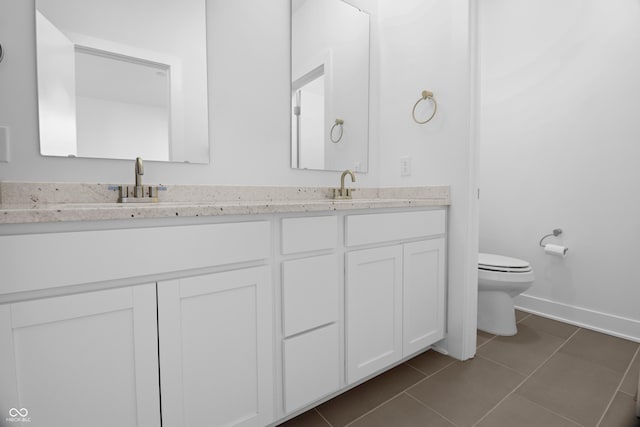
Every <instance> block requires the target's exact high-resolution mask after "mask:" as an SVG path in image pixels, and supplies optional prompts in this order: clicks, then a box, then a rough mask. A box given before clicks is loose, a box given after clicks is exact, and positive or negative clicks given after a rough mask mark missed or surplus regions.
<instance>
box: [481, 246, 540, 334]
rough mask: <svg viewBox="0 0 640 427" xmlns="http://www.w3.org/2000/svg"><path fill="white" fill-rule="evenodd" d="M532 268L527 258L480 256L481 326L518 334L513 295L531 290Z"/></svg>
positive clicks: (498, 331) (493, 330) (498, 332)
mask: <svg viewBox="0 0 640 427" xmlns="http://www.w3.org/2000/svg"><path fill="white" fill-rule="evenodd" d="M533 278H534V277H533V269H532V268H531V265H530V264H529V263H528V262H527V261H523V260H521V259H517V258H509V257H506V256H502V255H494V254H485V253H480V254H479V255H478V329H480V330H481V331H485V332H488V333H491V334H495V335H505V336H510V335H515V334H516V333H517V332H518V330H517V328H516V314H515V309H514V307H513V298H514V297H515V296H517V295H519V294H521V293H522V292H524V291H526V290H527V289H529V287H530V286H531V284H532V283H533Z"/></svg>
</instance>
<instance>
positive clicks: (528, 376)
mask: <svg viewBox="0 0 640 427" xmlns="http://www.w3.org/2000/svg"><path fill="white" fill-rule="evenodd" d="M580 329H582V328H578V329H576V330H575V331H574V332H573V333H572V334H571V336H570V337H569V338H567V339H566V340H565V341H564V342H563V343H562V345H560V346H559V347H558V348H556V350H555V351H554V352H553V353H551V355H549V357H547V358H546V359H545V360H543V361H542V363H541V364H540V365H538V367H537V368H536V369H534V370H533V371H532V372H531V373H530V374H529V375H527V376H526V377H525V378H524V379H523V380H522V381H521V382H520V383H519V384H518V385H517V386H515V387H514V388H513V390H511V392H509V393H508V394H507V395H506V396H505V397H503V398H502V399H501V400H500V401H499V402H498V403H496V404H495V405H494V406H493V408H491V409H490V410H489V411H488V412H487V413H485V414H484V415H483V416H482V417H481V418H480V419H479V420H478V421H476V422H475V423H474V424H473V425H474V426H476V425H478V424H479V423H480V422H482V420H484V419H485V418H486V417H487V416H488V415H489V414H490V413H492V412H493V411H494V410H495V409H496V408H497V407H498V406H500V404H501V403H502V402H504V401H505V400H507V398H509V397H510V396H511V395H512V394H514V393H515V392H516V390H518V389H519V388H520V387H522V385H523V384H524V383H525V382H526V381H527V380H528V379H529V378H531V377H532V376H533V375H534V374H535V373H536V372H538V371H539V370H540V368H542V367H543V366H544V365H545V364H546V363H547V362H548V361H549V360H551V358H552V357H553V356H555V355H556V354H557V353H558V352H559V351H560V350H561V349H562V347H564V346H565V345H567V343H568V342H569V340H571V338H573V337H574V336H575V335H576V334H577V333H578V332H579V331H580ZM492 362H493V360H492ZM512 370H513V369H512ZM521 375H522V374H521ZM527 400H528V399H527ZM534 403H535V402H534ZM538 406H541V405H538ZM542 407H543V408H544V409H546V410H547V411H549V412H552V413H554V414H555V412H553V411H550V410H549V409H548V408H545V407H544V406H542ZM556 415H560V414H556ZM560 416H562V415H560ZM562 418H566V417H564V416H563V417H562ZM571 421H572V422H575V421H573V420H571Z"/></svg>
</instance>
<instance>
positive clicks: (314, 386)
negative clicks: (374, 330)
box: [283, 323, 340, 412]
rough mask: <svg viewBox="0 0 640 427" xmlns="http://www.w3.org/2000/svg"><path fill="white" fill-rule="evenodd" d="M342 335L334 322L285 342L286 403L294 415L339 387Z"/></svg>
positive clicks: (286, 407) (288, 409) (286, 409)
mask: <svg viewBox="0 0 640 427" xmlns="http://www.w3.org/2000/svg"><path fill="white" fill-rule="evenodd" d="M339 340H340V334H339V330H338V326H337V325H336V324H335V323H332V324H331V325H327V326H325V327H323V328H320V329H316V330H314V331H311V332H308V333H306V334H302V335H299V336H297V337H294V338H289V339H287V340H285V341H284V349H283V352H284V366H283V370H284V404H285V411H286V412H291V411H293V410H296V409H298V408H300V407H302V406H304V405H306V404H309V403H311V402H313V401H315V400H317V399H319V398H321V397H323V396H326V395H327V394H329V393H332V392H334V391H336V390H337V389H338V387H340V346H339V342H340V341H339Z"/></svg>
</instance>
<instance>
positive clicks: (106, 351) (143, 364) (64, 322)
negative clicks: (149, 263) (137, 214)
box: [0, 284, 160, 427]
mask: <svg viewBox="0 0 640 427" xmlns="http://www.w3.org/2000/svg"><path fill="white" fill-rule="evenodd" d="M0 343H1V344H0V414H1V417H2V419H4V418H5V417H8V416H9V413H10V410H11V408H16V409H19V410H21V411H22V414H25V410H26V411H27V418H28V419H30V420H31V422H30V423H29V425H31V426H34V427H36V426H43V427H57V426H60V427H62V426H64V427H69V426H71V427H74V426H77V427H81V426H82V427H84V426H87V425H91V426H104V427H111V426H114V425H118V426H131V427H134V426H137V427H157V426H160V396H159V389H158V347H157V327H156V287H155V284H148V285H140V286H134V287H125V288H120V289H111V290H105V291H96V292H88V293H82V294H77V295H68V296H62V297H55V298H46V299H40V300H34V301H26V302H19V303H14V304H4V305H0ZM23 408H24V410H23ZM14 412H15V411H14ZM0 424H1V425H4V424H3V423H2V422H1V421H0ZM16 424H22V423H21V422H17V423H16Z"/></svg>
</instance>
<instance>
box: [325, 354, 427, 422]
mask: <svg viewBox="0 0 640 427" xmlns="http://www.w3.org/2000/svg"><path fill="white" fill-rule="evenodd" d="M424 377H425V376H424V375H423V374H421V373H420V372H418V371H416V370H415V369H414V368H412V367H410V366H408V365H406V364H402V365H399V366H397V367H395V368H393V369H392V370H390V371H387V372H385V373H384V374H381V375H379V376H377V377H375V378H372V379H371V380H369V381H367V382H366V383H363V384H360V385H359V386H357V387H355V388H353V389H351V390H350V391H348V392H347V393H344V394H341V395H340V396H337V397H335V398H333V399H331V400H329V401H328V402H325V403H323V404H322V405H320V406H318V407H317V410H318V412H320V413H321V414H322V416H323V417H325V418H326V419H327V420H328V421H329V422H330V423H331V425H333V426H334V427H340V426H344V425H346V424H348V423H350V422H351V421H353V420H355V419H356V418H358V417H360V416H361V415H364V414H365V413H367V412H369V411H370V410H372V409H373V408H375V407H376V406H378V405H380V404H382V403H384V402H386V401H387V400H389V399H391V398H392V397H394V396H395V395H397V394H399V393H401V392H402V391H404V390H405V389H406V388H408V387H410V386H412V385H414V384H415V383H417V382H418V381H420V380H421V379H423V378H424Z"/></svg>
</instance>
